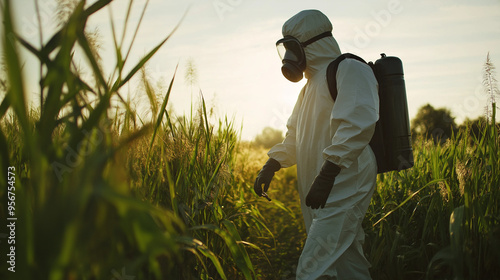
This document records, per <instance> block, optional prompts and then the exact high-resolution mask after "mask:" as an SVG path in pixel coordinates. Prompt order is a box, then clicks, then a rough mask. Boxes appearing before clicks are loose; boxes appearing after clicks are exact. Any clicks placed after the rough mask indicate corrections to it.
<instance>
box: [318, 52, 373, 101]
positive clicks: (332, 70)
mask: <svg viewBox="0 0 500 280" xmlns="http://www.w3.org/2000/svg"><path fill="white" fill-rule="evenodd" d="M346 58H352V59H356V60H358V61H361V62H363V63H365V64H367V63H366V61H365V60H364V59H362V58H361V57H359V56H357V55H354V54H352V53H344V54H341V55H339V56H338V57H337V58H336V59H335V60H334V61H332V62H331V63H330V64H329V65H328V68H327V69H326V81H327V83H328V89H329V90H330V95H331V96H332V99H333V101H335V100H337V95H338V92H337V69H338V68H339V64H340V63H341V62H342V61H343V60H344V59H346Z"/></svg>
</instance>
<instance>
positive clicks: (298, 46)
mask: <svg viewBox="0 0 500 280" xmlns="http://www.w3.org/2000/svg"><path fill="white" fill-rule="evenodd" d="M328 36H332V32H330V31H327V32H324V33H321V34H319V35H317V36H314V37H313V38H311V39H309V40H307V41H305V42H303V43H301V42H300V41H299V40H298V39H297V38H295V37H293V36H290V35H287V36H285V37H283V38H282V39H280V40H278V41H277V42H276V48H277V49H278V54H279V56H280V58H281V61H282V63H283V66H281V73H283V76H285V78H287V79H288V80H290V81H292V82H294V83H296V82H298V81H300V80H302V78H303V77H304V70H306V54H305V52H304V48H305V47H307V46H308V45H310V44H311V43H314V42H316V41H317V40H319V39H322V38H324V37H328Z"/></svg>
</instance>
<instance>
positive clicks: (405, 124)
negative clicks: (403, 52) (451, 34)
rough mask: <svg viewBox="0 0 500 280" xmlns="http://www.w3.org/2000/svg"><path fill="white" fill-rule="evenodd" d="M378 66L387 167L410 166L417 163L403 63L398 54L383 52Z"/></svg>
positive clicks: (376, 63)
mask: <svg viewBox="0 0 500 280" xmlns="http://www.w3.org/2000/svg"><path fill="white" fill-rule="evenodd" d="M374 67H375V71H374V72H375V73H376V75H377V80H378V82H379V98H380V120H381V123H380V125H381V128H382V133H383V138H384V141H383V142H384V150H385V158H386V164H387V167H386V169H387V170H403V169H407V168H410V167H412V166H413V164H414V162H413V150H412V147H411V132H410V119H409V116H408V102H407V100H406V87H405V81H404V73H403V63H402V62H401V60H400V59H399V58H397V57H394V56H386V55H385V54H381V58H380V59H378V60H377V61H375V64H374ZM379 169H380V168H379ZM379 173H380V172H379Z"/></svg>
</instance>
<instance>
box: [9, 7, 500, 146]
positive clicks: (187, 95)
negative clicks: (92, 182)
mask: <svg viewBox="0 0 500 280" xmlns="http://www.w3.org/2000/svg"><path fill="white" fill-rule="evenodd" d="M38 1H39V3H40V10H41V15H42V22H43V25H44V37H45V39H47V38H49V35H50V34H52V32H53V30H54V27H55V24H54V15H53V11H54V8H55V4H54V0H38ZM12 2H15V3H14V4H15V7H16V15H17V16H16V18H17V21H18V26H17V27H18V31H19V32H20V33H21V34H22V35H23V37H25V38H26V39H27V40H28V41H30V42H33V43H34V44H36V43H37V42H38V40H39V38H38V32H37V29H38V27H37V20H36V15H35V13H34V5H35V4H34V0H21V1H12ZM128 2H129V1H128V0H115V1H113V3H112V4H111V7H112V13H113V16H114V19H115V24H116V25H117V29H118V30H119V34H121V30H122V29H121V28H122V26H121V23H122V22H123V19H124V17H125V11H126V7H127V5H128ZM145 3H146V0H136V1H134V6H133V7H134V9H133V10H132V20H131V22H130V24H129V34H131V33H132V32H133V27H135V25H136V24H137V21H138V19H139V16H140V13H141V11H142V8H143V5H144V4H145ZM188 8H189V9H188ZM304 9H318V10H321V11H322V12H323V13H324V14H326V15H327V16H328V17H329V18H330V21H331V22H332V24H333V26H334V30H333V35H334V37H335V38H336V39H337V41H338V43H339V45H340V48H341V50H342V52H352V53H355V54H357V55H359V56H361V57H363V58H364V59H365V60H367V61H372V60H373V61H374V60H376V59H378V58H379V54H380V53H382V52H384V53H386V54H387V55H389V56H391V55H393V56H398V57H399V58H401V59H402V61H403V65H404V70H405V80H406V90H407V94H408V103H409V112H410V118H413V116H414V115H415V114H416V113H417V110H418V108H419V107H421V106H423V105H425V104H427V103H430V104H432V105H433V106H434V107H436V108H440V107H446V108H448V109H450V110H451V111H452V113H453V115H454V116H455V117H456V121H457V123H461V122H462V121H463V119H464V118H465V117H469V118H476V117H477V116H479V115H482V114H484V107H485V105H486V99H487V97H486V95H485V94H484V90H483V89H484V88H483V86H482V74H483V65H484V62H485V60H486V55H487V53H488V52H489V53H490V57H491V59H492V61H493V63H494V64H495V66H497V67H500V0H479V1H452V0H437V1H430V0H423V1H416V0H415V1H412V0H383V1H375V0H369V1H367V0H364V1H361V0H354V1H327V0H310V1H285V0H278V1H264V0H252V1H251V0H193V1H168V0H151V1H150V2H149V4H148V8H147V10H146V14H145V17H144V20H143V23H142V26H141V28H140V30H139V34H138V37H137V38H136V42H135V45H134V47H133V49H132V53H131V59H130V62H129V63H130V64H129V67H131V66H132V64H133V63H134V62H136V61H138V60H139V59H140V58H141V56H142V55H144V54H145V53H147V52H148V51H149V50H150V49H152V48H154V47H155V46H156V45H157V44H158V43H159V42H160V41H161V40H163V38H165V37H166V36H167V35H168V34H169V33H170V32H171V30H172V29H173V28H174V26H175V25H176V24H177V23H178V22H179V21H180V20H181V18H182V15H183V14H184V12H185V11H186V10H188V11H187V15H186V17H185V18H184V20H183V21H182V23H181V25H180V28H179V29H178V30H177V31H176V32H175V33H174V35H173V37H172V38H171V40H169V41H168V42H167V43H166V44H165V45H164V46H163V48H162V49H161V50H160V51H159V53H157V54H156V56H154V57H153V59H152V60H151V62H150V63H149V64H148V68H149V72H150V74H151V76H152V77H153V78H154V79H155V80H157V81H163V83H164V84H166V85H168V83H169V82H170V79H171V77H172V75H173V73H174V70H175V67H176V65H177V64H178V63H179V70H178V72H177V77H176V81H175V84H174V88H173V92H172V94H171V99H170V102H169V105H170V107H172V108H173V109H174V110H175V111H176V112H177V113H178V114H182V113H183V112H188V111H189V109H190V100H191V87H190V86H189V85H188V84H187V83H186V81H185V80H184V75H185V69H186V64H187V61H188V60H189V59H192V61H193V62H194V64H195V66H196V70H197V77H198V80H197V83H196V84H195V85H194V86H193V90H192V91H193V93H194V94H193V96H194V97H195V98H197V97H198V96H199V91H200V90H201V91H202V92H203V95H204V97H205V100H206V101H207V102H208V103H209V104H212V105H213V106H215V109H216V113H217V115H218V116H219V117H221V118H224V116H225V115H227V116H228V117H230V118H233V117H234V121H235V126H236V127H238V128H239V127H240V125H241V124H242V125H243V130H242V131H241V135H242V139H245V140H250V139H252V138H253V137H254V136H255V135H256V134H258V133H260V132H261V131H262V129H263V128H264V127H266V126H271V127H274V128H278V129H280V130H283V131H285V130H286V127H285V124H286V120H287V118H288V117H289V115H290V113H291V111H292V109H293V106H294V104H295V101H296V99H297V95H298V93H299V91H300V88H301V87H302V86H303V85H304V83H305V79H304V80H303V81H301V82H300V83H298V84H294V83H291V82H289V81H288V80H286V79H285V78H284V77H283V76H282V74H281V70H280V68H281V61H280V59H279V56H278V54H277V51H276V47H275V42H276V41H277V40H278V39H280V38H281V37H282V35H281V27H282V25H283V23H284V22H285V21H286V20H287V19H288V18H290V17H291V16H293V15H295V14H296V13H298V12H299V11H301V10H304ZM109 22H110V19H109V9H108V8H105V9H104V10H102V11H100V12H99V13H98V14H95V15H94V16H93V17H91V20H90V22H89V24H88V27H89V28H90V29H93V28H95V27H98V28H99V32H100V34H101V40H102V44H103V48H102V56H103V57H104V64H105V68H106V69H107V70H110V69H111V66H110V65H114V62H115V60H114V52H113V46H112V39H111V35H110V34H111V29H110V24H109ZM130 37H131V35H129V36H128V38H130ZM25 62H26V65H27V66H26V70H25V73H24V74H25V76H26V77H27V78H28V79H27V80H30V81H31V82H29V83H28V88H29V90H30V91H31V92H36V90H37V87H36V81H37V79H38V78H37V77H36V75H37V71H38V70H37V69H38V65H37V64H36V61H33V60H30V59H29V56H26V57H25ZM33 77H36V78H33ZM496 78H497V79H498V80H500V75H499V70H498V69H497V75H496ZM131 90H133V86H131ZM134 92H136V91H134ZM136 98H137V99H138V100H141V99H142V100H146V97H145V96H143V97H136ZM499 99H500V97H499ZM33 103H34V104H38V101H36V100H34V101H33ZM498 103H500V101H499V102H498ZM499 115H500V114H499Z"/></svg>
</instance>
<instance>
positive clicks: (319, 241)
mask: <svg viewBox="0 0 500 280" xmlns="http://www.w3.org/2000/svg"><path fill="white" fill-rule="evenodd" d="M332 30H333V27H332V24H331V23H330V21H329V20H328V18H327V17H326V16H325V15H324V14H323V13H321V12H320V11H317V10H306V11H302V12H300V13H298V14H297V15H295V16H293V17H292V18H290V19H289V20H288V21H287V22H285V24H284V25H283V30H282V31H283V36H284V38H283V39H281V40H279V41H278V42H277V46H278V47H279V48H280V47H283V48H284V49H283V50H284V51H285V53H284V54H283V53H281V56H282V57H281V58H282V61H283V67H282V72H283V75H284V76H285V77H286V78H288V79H289V80H291V81H294V82H296V81H299V80H300V79H302V77H303V73H304V74H305V77H306V79H307V83H306V85H305V86H304V87H303V89H302V90H301V92H300V94H299V96H298V100H297V103H296V105H295V107H294V109H293V112H292V115H291V116H290V118H289V119H288V122H287V129H288V131H287V133H286V137H285V139H284V141H283V142H282V143H280V144H277V145H275V146H274V147H273V148H271V150H270V151H269V153H268V155H269V160H268V161H267V162H266V164H265V165H264V167H263V168H262V170H261V171H260V172H259V174H258V176H257V179H256V181H255V185H254V190H255V192H256V193H257V195H259V196H267V194H266V193H265V192H266V191H267V190H268V188H269V184H270V182H271V179H272V177H273V175H274V173H275V172H276V171H278V170H279V169H280V168H282V167H283V168H284V167H290V166H292V165H295V164H297V177H298V178H297V179H298V187H299V195H300V200H301V209H302V214H303V216H304V221H305V226H306V230H307V239H306V242H305V245H304V249H303V251H302V254H301V256H300V259H299V263H298V266H297V272H296V275H297V279H356V280H362V279H371V277H370V274H369V271H368V269H369V267H370V264H369V262H368V261H367V259H366V258H365V256H364V253H363V249H362V244H363V242H364V231H363V229H362V227H361V222H362V220H363V217H364V215H365V213H366V210H367V209H368V206H369V204H370V199H371V196H372V194H373V191H374V188H375V185H376V176H377V163H376V160H375V155H374V153H373V151H372V150H371V148H370V146H369V145H368V144H369V142H370V139H371V137H372V135H373V133H374V130H375V123H376V122H377V120H378V113H379V112H378V108H379V104H378V102H379V100H378V84H377V80H376V78H375V76H374V74H373V72H372V70H371V69H370V67H369V66H368V65H366V64H363V63H361V62H359V61H356V60H354V59H345V60H344V61H342V62H341V63H340V64H339V67H338V70H337V76H336V79H337V90H338V96H337V99H336V101H335V102H334V100H333V99H332V97H331V96H330V92H329V89H328V85H327V80H326V69H327V66H328V64H329V63H330V62H332V61H333V60H334V59H335V58H336V57H338V56H339V55H340V54H341V52H340V49H339V46H338V44H337V42H336V41H335V39H334V37H333V36H332V33H331V32H332Z"/></svg>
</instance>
